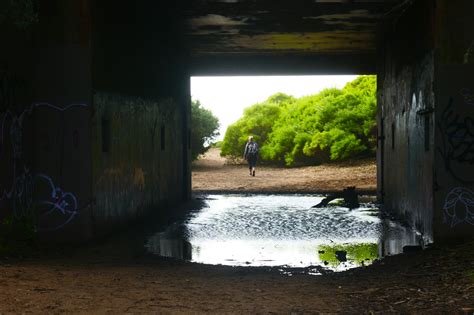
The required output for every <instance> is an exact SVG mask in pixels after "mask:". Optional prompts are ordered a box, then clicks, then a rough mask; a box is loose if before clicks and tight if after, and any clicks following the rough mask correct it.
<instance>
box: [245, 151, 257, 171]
mask: <svg viewBox="0 0 474 315" xmlns="http://www.w3.org/2000/svg"><path fill="white" fill-rule="evenodd" d="M247 162H248V163H249V168H251V167H255V165H257V154H249V155H247Z"/></svg>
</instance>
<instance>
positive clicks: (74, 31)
mask: <svg viewBox="0 0 474 315" xmlns="http://www.w3.org/2000/svg"><path fill="white" fill-rule="evenodd" d="M87 4H88V2H87V1H77V2H74V3H73V2H51V1H40V3H39V5H38V8H41V9H38V10H37V11H36V10H34V11H35V12H33V13H34V14H35V15H37V21H35V22H32V23H31V26H30V27H27V28H26V29H22V30H21V31H20V30H18V29H15V27H12V28H11V29H7V30H5V32H6V37H7V38H12V39H13V40H12V42H11V44H12V45H11V46H10V45H7V46H8V48H7V49H6V52H5V53H4V55H3V56H2V59H3V58H4V60H2V63H3V65H4V66H3V71H2V72H3V73H4V75H2V76H3V77H4V78H6V79H5V80H2V81H4V82H2V86H3V87H4V91H2V94H3V95H4V96H2V105H1V106H0V108H1V110H0V129H1V133H0V147H1V149H0V165H1V168H2V179H1V184H2V186H1V187H0V209H1V210H2V211H1V212H2V214H1V215H2V216H3V217H9V216H10V217H11V216H13V217H16V218H20V217H24V216H26V217H29V219H31V220H33V221H34V222H35V224H36V228H37V230H38V231H40V236H41V237H43V238H45V239H53V240H54V239H58V238H59V235H61V237H60V238H61V240H63V241H67V240H68V239H77V238H85V237H88V235H90V226H89V225H88V223H89V217H90V215H89V213H90V205H91V197H92V196H91V190H90V185H89V184H88V183H90V158H89V157H90V113H91V99H90V95H91V93H90V92H91V73H90V66H91V56H90V47H89V38H90V14H89V10H88V6H87ZM2 38H3V37H2ZM8 42H9V41H8ZM9 43H10V42H9ZM3 50H4V49H2V51H3ZM3 83H5V84H3ZM4 175H6V176H4ZM66 228H67V230H65V229H66ZM64 231H67V233H64Z"/></svg>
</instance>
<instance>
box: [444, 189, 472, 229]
mask: <svg viewBox="0 0 474 315" xmlns="http://www.w3.org/2000/svg"><path fill="white" fill-rule="evenodd" d="M443 209H444V222H445V223H449V222H448V220H450V221H451V222H450V224H451V227H454V226H456V225H458V224H461V223H468V224H471V225H474V192H472V190H470V189H467V188H464V187H456V188H454V189H453V190H451V191H450V192H449V193H448V195H447V196H446V199H445V201H444V206H443Z"/></svg>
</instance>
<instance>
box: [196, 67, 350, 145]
mask: <svg viewBox="0 0 474 315" xmlns="http://www.w3.org/2000/svg"><path fill="white" fill-rule="evenodd" d="M356 77H357V76H356V75H320V76H253V77H244V76H239V77H191V97H192V99H193V100H199V101H200V102H201V104H202V106H203V107H204V108H207V109H209V110H211V111H212V113H213V114H214V115H215V116H217V118H219V122H220V124H221V128H220V134H221V135H220V136H219V138H218V139H219V140H222V139H223V138H224V135H225V130H226V129H227V126H228V125H230V124H232V123H234V122H235V121H236V120H237V119H239V118H240V117H241V116H242V114H243V109H244V108H245V107H249V106H251V105H253V104H255V103H259V102H263V101H264V100H266V99H267V98H268V97H269V96H270V95H273V94H275V93H277V92H283V93H285V94H288V95H293V96H294V97H301V96H304V95H311V94H316V93H318V92H319V91H321V90H322V89H324V88H330V87H337V88H342V87H344V85H345V84H346V83H347V82H349V81H352V80H354V79H355V78H356Z"/></svg>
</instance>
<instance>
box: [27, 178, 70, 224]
mask: <svg viewBox="0 0 474 315" xmlns="http://www.w3.org/2000/svg"><path fill="white" fill-rule="evenodd" d="M36 178H37V179H38V180H43V181H44V182H46V184H47V185H48V188H49V189H50V190H51V191H50V195H49V198H48V199H46V200H39V201H38V205H40V206H41V205H43V206H46V209H44V212H43V213H41V214H40V216H42V217H44V216H49V215H53V214H59V215H61V216H62V217H63V219H62V220H63V222H61V223H59V224H57V225H55V226H53V227H48V228H45V227H39V230H58V229H60V228H62V227H64V226H65V225H67V224H68V223H69V222H71V221H72V219H74V218H75V216H76V215H77V214H78V203H77V198H76V196H75V195H74V194H73V193H71V192H65V191H63V190H62V189H61V188H60V187H57V186H56V185H55V184H54V182H53V180H52V179H51V178H50V177H49V176H46V175H44V174H38V175H36Z"/></svg>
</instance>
